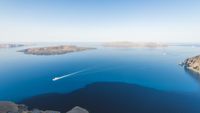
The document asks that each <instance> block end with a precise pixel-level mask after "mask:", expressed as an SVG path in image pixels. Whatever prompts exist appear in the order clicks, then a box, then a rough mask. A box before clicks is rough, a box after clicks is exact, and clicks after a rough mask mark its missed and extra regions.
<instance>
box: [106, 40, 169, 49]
mask: <svg viewBox="0 0 200 113" xmlns="http://www.w3.org/2000/svg"><path fill="white" fill-rule="evenodd" d="M103 46H104V47H116V48H158V47H167V46H168V45H167V44H162V43H156V42H143V43H139V42H138V43H137V42H128V41H121V42H109V43H104V44H103Z"/></svg>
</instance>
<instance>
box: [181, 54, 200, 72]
mask: <svg viewBox="0 0 200 113" xmlns="http://www.w3.org/2000/svg"><path fill="white" fill-rule="evenodd" d="M180 65H181V66H184V67H185V68H186V69H189V70H191V71H193V72H197V73H199V74H200V55H199V56H195V57H192V58H188V59H186V60H185V61H184V62H182V63H181V64H180Z"/></svg>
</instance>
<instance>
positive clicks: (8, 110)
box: [0, 101, 89, 113]
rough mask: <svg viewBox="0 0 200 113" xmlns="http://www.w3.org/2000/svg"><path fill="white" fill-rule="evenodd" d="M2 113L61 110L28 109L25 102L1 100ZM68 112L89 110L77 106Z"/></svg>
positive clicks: (81, 112) (74, 112) (0, 111)
mask: <svg viewBox="0 0 200 113" xmlns="http://www.w3.org/2000/svg"><path fill="white" fill-rule="evenodd" d="M0 113H61V112H59V111H52V110H45V111H43V110H39V109H33V110H28V107H27V106H26V105H24V104H15V103H13V102H9V101H0ZM66 113H89V112H88V111H87V110H85V109H83V108H81V107H79V106H76V107H74V108H73V109H71V110H70V111H68V112H66Z"/></svg>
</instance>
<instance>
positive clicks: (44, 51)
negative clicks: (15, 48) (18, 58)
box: [19, 45, 94, 55]
mask: <svg viewBox="0 0 200 113" xmlns="http://www.w3.org/2000/svg"><path fill="white" fill-rule="evenodd" d="M91 49H94V48H86V47H77V46H73V45H61V46H53V47H40V48H28V49H24V50H20V51H19V52H24V53H25V54H32V55H60V54H66V53H71V52H78V51H85V50H91Z"/></svg>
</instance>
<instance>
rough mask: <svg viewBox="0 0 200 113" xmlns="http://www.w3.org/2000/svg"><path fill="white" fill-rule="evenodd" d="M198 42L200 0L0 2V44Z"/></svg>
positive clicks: (45, 0)
mask: <svg viewBox="0 0 200 113" xmlns="http://www.w3.org/2000/svg"><path fill="white" fill-rule="evenodd" d="M99 41H100V42H106V41H134V42H193V43H200V0H0V42H99Z"/></svg>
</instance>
